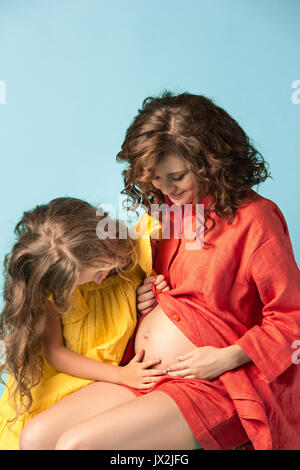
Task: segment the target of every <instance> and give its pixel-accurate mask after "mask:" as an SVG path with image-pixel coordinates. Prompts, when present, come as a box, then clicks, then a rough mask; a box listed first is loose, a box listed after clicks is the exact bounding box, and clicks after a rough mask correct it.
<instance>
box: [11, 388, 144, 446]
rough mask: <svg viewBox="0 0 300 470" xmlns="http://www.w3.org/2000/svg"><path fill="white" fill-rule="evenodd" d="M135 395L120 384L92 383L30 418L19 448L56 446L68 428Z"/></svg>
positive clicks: (22, 434)
mask: <svg viewBox="0 0 300 470" xmlns="http://www.w3.org/2000/svg"><path fill="white" fill-rule="evenodd" d="M134 398H135V395H134V393H132V392H131V391H130V390H128V389H127V388H125V387H121V386H120V385H116V384H111V383H107V382H94V383H92V384H89V385H87V386H85V387H84V388H82V389H81V390H78V391H77V392H73V393H71V394H70V395H69V396H67V397H66V398H63V399H62V400H61V401H60V402H58V403H56V404H55V405H53V406H51V407H50V408H48V409H47V410H45V411H43V412H41V413H40V414H38V415H36V416H35V417H34V418H32V419H31V420H30V421H28V423H27V424H26V426H25V427H24V429H23V431H22V433H21V437H20V443H19V445H20V449H22V450H25V449H34V450H42V449H53V448H54V446H55V444H56V441H57V439H58V438H59V436H60V435H61V434H62V433H63V432H64V431H66V430H67V429H69V428H71V427H72V426H74V425H76V424H77V423H80V422H81V421H84V420H86V419H88V418H90V417H92V416H95V415H97V414H99V413H101V412H103V411H105V410H107V409H109V408H111V407H114V406H116V405H119V404H121V403H124V402H127V401H129V400H132V399H134Z"/></svg>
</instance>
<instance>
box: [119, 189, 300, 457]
mask: <svg viewBox="0 0 300 470" xmlns="http://www.w3.org/2000/svg"><path fill="white" fill-rule="evenodd" d="M251 195H252V196H253V197H254V200H252V201H250V202H248V203H246V204H243V206H241V207H240V208H239V209H238V210H237V214H236V217H235V219H234V221H233V223H232V224H228V220H226V219H222V218H220V217H219V216H218V215H217V214H216V213H215V212H213V213H212V214H210V216H211V217H212V218H213V219H214V220H215V222H216V226H215V227H214V228H213V230H212V231H211V232H208V233H205V237H204V240H205V242H207V243H212V244H213V245H212V246H211V247H208V248H206V247H202V248H199V249H198V250H187V249H186V246H187V245H186V244H187V242H188V240H186V239H176V238H175V236H176V235H174V234H176V233H177V231H178V230H180V228H179V229H178V227H176V226H175V224H174V226H173V231H172V234H173V237H172V238H171V239H170V240H162V241H157V242H155V243H156V245H157V256H156V258H155V260H154V269H155V271H156V272H157V273H159V274H160V273H162V274H164V275H165V276H166V278H167V280H168V282H169V284H170V286H171V288H172V289H171V290H170V291H169V292H165V293H164V292H156V296H157V300H158V303H159V304H160V306H161V307H162V309H163V310H164V312H165V314H166V315H167V316H168V317H169V318H170V319H171V320H172V321H173V322H174V323H175V324H176V326H177V327H178V328H180V329H181V331H183V333H184V334H185V335H186V336H187V337H188V338H189V339H190V340H191V341H192V342H193V343H194V344H195V345H196V346H197V347H200V346H206V345H211V346H215V347H225V346H229V345H231V344H238V345H240V346H241V347H242V349H243V350H244V351H245V352H246V353H247V354H248V356H249V357H250V358H251V360H252V361H253V362H251V363H248V364H245V365H243V366H241V367H239V368H237V369H234V370H232V371H228V372H226V373H224V374H222V375H221V376H220V377H219V378H217V379H215V380H213V381H211V382H207V381H205V380H200V379H196V380H195V379H194V381H190V380H188V379H186V381H185V382H186V385H188V384H187V382H193V383H192V384H191V388H190V389H193V390H196V395H195V397H193V403H194V406H196V405H197V404H198V409H197V413H198V416H199V417H198V420H199V423H200V421H201V424H199V426H200V428H202V427H203V425H205V426H206V427H207V431H208V434H207V436H208V438H207V439H206V442H205V443H204V445H203V440H202V442H201V438H200V437H201V436H200V435H201V432H202V431H201V429H199V433H200V435H199V436H200V437H199V436H198V437H199V442H200V444H202V445H203V446H204V447H205V448H210V449H212V448H215V449H217V448H220V447H221V448H222V444H221V446H220V442H219V443H217V441H218V439H217V438H215V437H214V436H213V434H212V432H211V431H212V430H213V429H214V425H215V424H216V423H217V421H218V420H220V419H221V421H218V424H221V423H222V419H223V424H224V425H225V428H226V420H227V419H228V418H229V414H230V412H231V411H230V410H231V409H233V410H235V411H236V413H237V414H238V416H239V418H240V421H241V423H242V425H243V428H244V430H245V432H246V434H247V436H248V438H249V440H251V442H252V443H253V446H254V448H255V449H261V450H268V449H281V450H285V449H298V450H299V449H300V368H299V366H297V365H296V364H294V363H293V362H292V354H293V352H294V351H295V350H294V349H293V348H292V344H293V342H294V341H295V340H297V339H298V340H299V339H300V271H299V269H298V266H297V264H296V261H295V258H294V255H293V250H292V246H291V242H290V237H289V232H288V227H287V224H286V221H285V219H284V216H283V214H282V212H281V211H280V209H279V208H278V206H277V205H276V204H275V203H274V202H272V201H270V200H269V199H266V198H264V197H262V196H260V195H258V194H257V193H255V192H254V191H251ZM211 200H212V196H210V195H208V196H206V197H205V198H204V199H203V200H202V201H201V203H202V204H204V206H205V207H206V206H208V204H209V202H210V201H211ZM166 201H167V203H168V204H169V205H171V202H170V200H168V199H166ZM171 219H172V220H173V221H174V217H173V216H172V213H171ZM194 222H195V219H193V223H194ZM186 223H189V222H186V221H185V225H186ZM209 223H210V221H208V222H207V224H208V225H209ZM189 241H190V240H189ZM142 320H143V317H142V318H141V319H140V321H142ZM133 341H134V337H133V338H132V341H131V343H130V344H129V346H128V348H127V351H126V352H125V356H124V358H123V362H122V363H126V361H128V360H129V359H130V358H131V357H132V354H134V349H133ZM169 379H170V377H169ZM163 380H164V379H162V381H160V382H159V384H160V383H162V382H163ZM181 381H182V384H184V379H181ZM208 384H210V387H209V385H208ZM182 387H184V385H180V388H182ZM207 387H208V388H207ZM177 388H178V387H177ZM208 390H209V393H207V391H208ZM186 393H187V394H188V393H190V392H189V391H188V390H186ZM220 394H221V395H220ZM190 397H191V393H190ZM197 397H198V398H197ZM203 397H208V399H209V401H210V402H211V404H212V406H209V407H208V404H206V405H205V406H206V407H205V408H203V405H204V404H205V400H204V401H203ZM195 400H196V401H195ZM187 402H188V400H187ZM207 403H208V402H207ZM183 407H184V405H182V408H183ZM231 407H232V408H231ZM201 410H202V411H201ZM228 413H229V414H228ZM200 414H202V416H201V419H200ZM222 416H223V418H222ZM230 431H232V428H230V427H228V432H230ZM222 432H224V429H223V431H222ZM202 435H203V433H202ZM236 445H238V444H236Z"/></svg>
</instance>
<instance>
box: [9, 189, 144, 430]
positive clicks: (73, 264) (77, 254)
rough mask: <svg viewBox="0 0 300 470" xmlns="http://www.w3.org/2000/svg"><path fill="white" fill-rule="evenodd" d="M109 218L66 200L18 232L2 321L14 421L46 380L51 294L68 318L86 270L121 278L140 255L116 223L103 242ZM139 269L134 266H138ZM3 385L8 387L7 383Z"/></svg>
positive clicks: (41, 209) (42, 209)
mask: <svg viewBox="0 0 300 470" xmlns="http://www.w3.org/2000/svg"><path fill="white" fill-rule="evenodd" d="M106 217H108V214H107V213H102V215H98V213H97V211H96V208H94V207H93V206H91V205H90V204H89V203H87V202H85V201H82V200H80V199H76V198H68V197H62V198H56V199H54V200H52V201H51V202H50V203H49V204H43V205H39V206H37V207H35V208H34V209H33V210H31V211H27V212H24V214H23V217H22V219H21V220H20V222H19V223H18V224H17V225H16V227H15V233H16V235H17V241H16V243H15V244H14V246H13V248H12V250H11V252H10V253H9V254H8V255H6V257H5V263H4V265H5V285H4V301H5V306H4V308H3V311H2V312H1V321H0V340H2V341H3V343H4V348H5V358H4V359H5V360H4V363H2V364H1V365H0V377H1V375H2V374H4V373H10V374H11V375H12V377H13V378H14V381H15V384H14V386H15V389H14V390H13V391H12V390H10V397H12V398H13V400H14V406H15V409H16V416H15V418H14V419H13V420H10V421H9V422H11V421H12V422H14V421H15V420H16V419H17V417H18V416H19V415H20V414H22V413H23V412H25V411H28V410H29V408H30V407H31V405H32V395H31V392H30V390H31V388H32V387H33V386H34V385H36V384H37V383H39V381H40V379H41V376H42V368H43V359H42V337H43V333H44V329H45V322H46V315H47V313H46V309H45V304H46V302H47V300H48V297H49V295H50V294H51V295H52V298H53V302H54V305H55V307H56V308H57V311H58V312H59V313H60V314H66V313H67V312H68V309H69V307H70V300H71V293H72V291H73V289H74V287H75V285H76V281H77V280H78V276H79V275H80V273H81V272H82V270H83V269H85V268H86V267H88V266H92V265H93V264H94V262H95V261H98V262H100V264H101V263H105V267H104V264H103V269H106V270H107V269H112V270H113V271H116V272H117V273H118V274H120V275H122V272H124V271H123V268H124V267H125V266H126V265H128V263H130V259H131V258H130V255H131V254H135V246H136V243H135V241H134V240H132V239H131V238H130V237H129V236H127V237H126V238H124V239H121V238H119V236H118V234H119V231H120V225H119V221H115V222H116V235H117V236H116V238H107V239H99V238H98V236H97V233H96V230H97V225H98V223H99V222H101V221H103V219H104V218H106ZM123 230H124V228H123ZM135 264H136V261H133V263H132V265H133V267H134V266H135ZM101 269H102V268H101ZM122 277H126V276H122ZM1 382H2V383H3V384H4V383H5V382H4V380H3V379H2V378H1ZM17 397H18V401H19V405H18V403H17Z"/></svg>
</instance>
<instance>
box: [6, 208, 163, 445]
mask: <svg viewBox="0 0 300 470" xmlns="http://www.w3.org/2000/svg"><path fill="white" fill-rule="evenodd" d="M152 220H153V219H152ZM139 224H140V226H139V229H140V233H141V234H142V237H140V238H139V239H138V241H137V255H138V264H137V265H136V267H135V268H134V270H132V266H131V265H130V266H129V267H128V268H127V269H126V270H125V275H126V277H127V278H129V279H130V281H131V282H129V281H126V280H124V279H123V278H122V277H120V276H119V275H117V274H114V275H112V276H110V277H108V278H106V279H104V280H103V281H102V282H101V284H95V283H94V282H90V283H87V284H83V285H81V286H78V287H77V288H76V289H75V290H74V292H73V297H72V302H71V308H70V310H69V312H68V314H67V315H66V316H65V318H62V328H63V336H64V342H65V346H66V347H67V348H69V349H71V350H73V351H76V352H78V353H80V354H83V355H84V356H86V357H89V358H92V359H96V360H99V361H103V362H106V363H109V364H113V365H118V364H119V362H120V361H121V359H122V356H123V353H124V351H125V348H126V345H127V342H128V340H129V338H130V337H131V335H132V334H133V331H134V328H135V325H136V289H137V287H138V286H139V285H140V284H141V283H142V280H143V278H144V277H145V276H149V275H150V274H151V272H152V254H151V244H150V236H149V233H150V232H149V231H151V232H152V230H153V227H154V225H153V222H151V223H150V217H149V216H148V215H147V214H146V213H145V214H144V215H143V217H142V218H141V220H140V222H139ZM151 224H152V225H151ZM43 361H44V366H43V374H42V379H41V381H40V383H39V384H38V385H36V386H34V387H33V388H32V389H31V393H32V398H33V404H32V406H31V408H30V410H29V411H28V412H26V413H24V414H22V415H21V416H19V418H18V419H17V421H16V422H15V423H13V424H12V423H8V422H7V421H8V420H9V419H11V418H13V417H14V416H15V410H14V407H13V405H12V403H11V401H10V398H9V393H8V387H7V386H6V387H5V390H4V393H3V395H2V396H1V398H0V449H1V450H17V449H19V437H20V434H21V431H22V429H23V427H24V426H25V424H26V423H27V422H28V421H29V420H30V419H31V418H33V417H34V416H35V415H37V414H38V413H40V412H41V411H44V410H46V409H47V408H49V407H50V406H52V405H54V404H55V403H57V402H58V401H59V400H61V399H62V398H64V397H66V396H67V395H69V394H70V393H72V392H75V391H76V390H79V389H81V388H82V387H84V386H86V385H88V384H89V383H92V382H93V380H87V379H82V378H78V377H75V376H71V375H69V374H65V373H63V372H59V371H57V370H55V369H54V368H53V367H51V366H50V364H48V363H47V361H46V360H45V358H43ZM6 383H7V385H9V386H11V385H13V384H14V383H15V382H14V378H13V377H12V376H8V378H7V381H6ZM12 389H14V386H13V388H12Z"/></svg>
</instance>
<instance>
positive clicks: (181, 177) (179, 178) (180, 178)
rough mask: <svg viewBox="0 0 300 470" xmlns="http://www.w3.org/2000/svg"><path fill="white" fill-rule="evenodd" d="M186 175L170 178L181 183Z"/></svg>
mask: <svg viewBox="0 0 300 470" xmlns="http://www.w3.org/2000/svg"><path fill="white" fill-rule="evenodd" d="M185 175H186V173H184V174H183V175H181V176H179V177H178V178H174V177H173V178H172V179H173V181H181V180H182V179H183V178H184V177H185Z"/></svg>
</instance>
